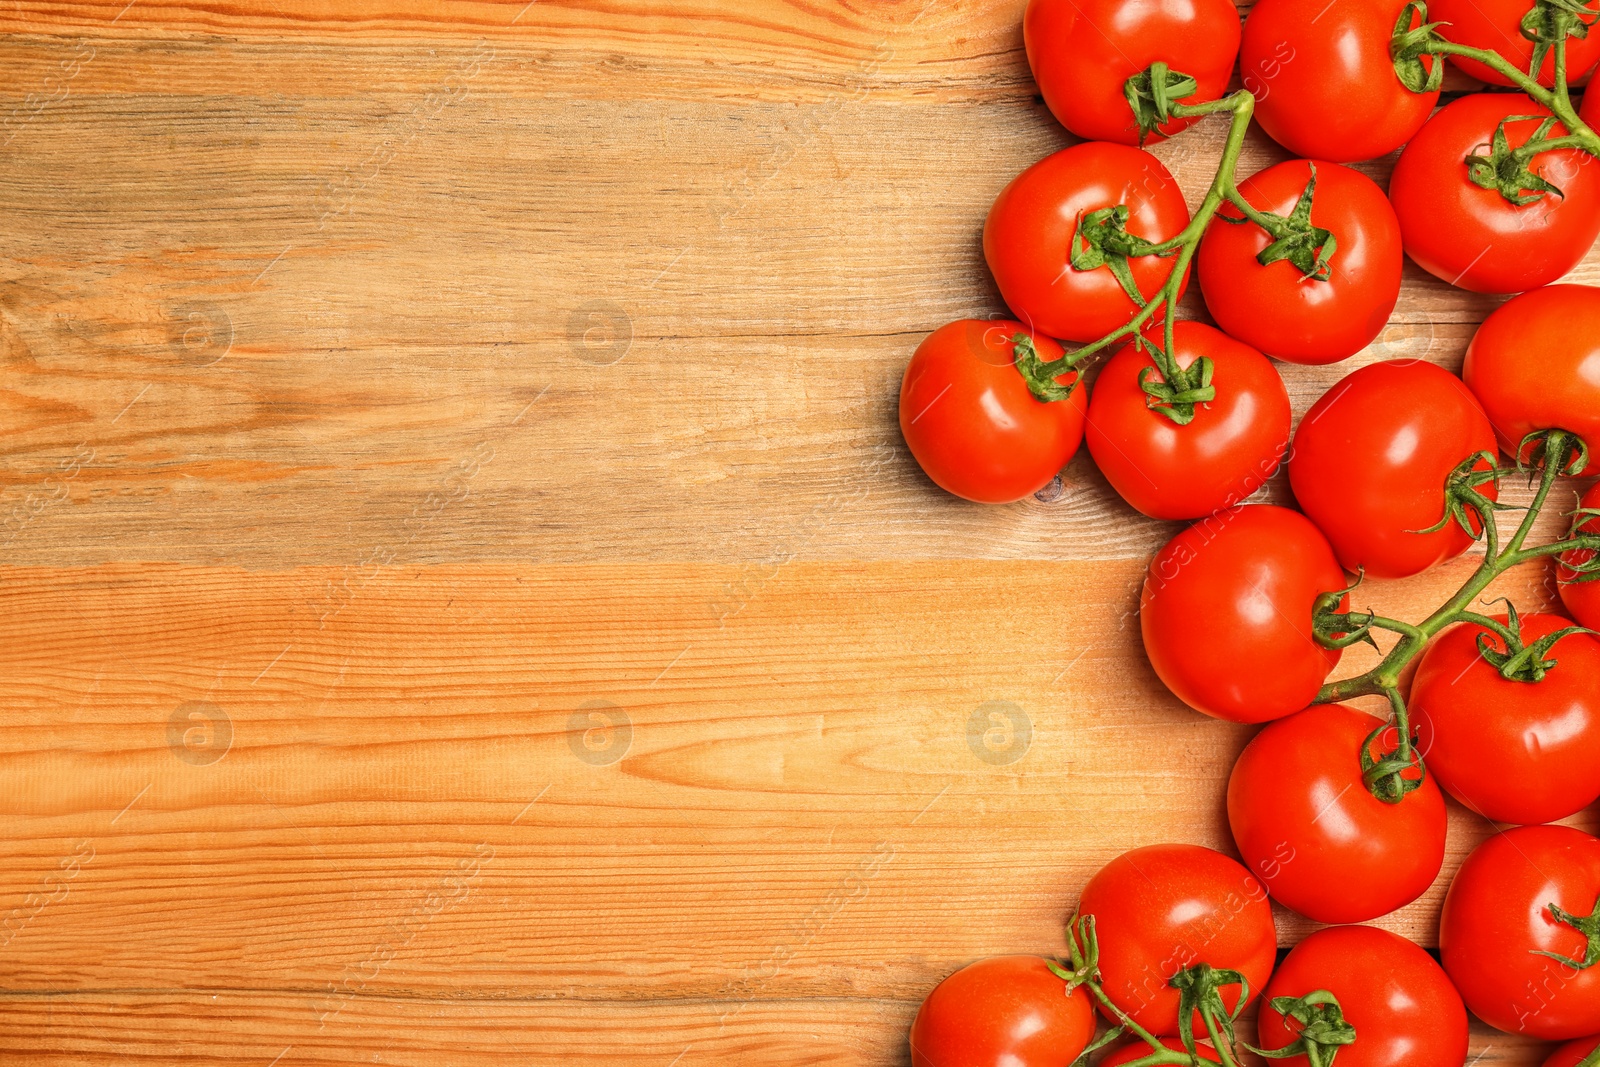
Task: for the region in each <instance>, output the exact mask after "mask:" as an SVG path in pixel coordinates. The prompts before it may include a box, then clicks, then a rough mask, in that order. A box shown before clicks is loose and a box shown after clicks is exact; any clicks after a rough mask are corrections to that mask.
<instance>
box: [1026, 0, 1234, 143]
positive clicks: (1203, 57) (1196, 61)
mask: <svg viewBox="0 0 1600 1067" xmlns="http://www.w3.org/2000/svg"><path fill="white" fill-rule="evenodd" d="M1022 40H1023V43H1024V45H1025V46H1026V47H1027V50H1028V65H1029V66H1030V67H1032V68H1033V78H1034V80H1035V81H1037V82H1038V83H1039V92H1040V93H1042V94H1043V95H1044V102H1045V103H1046V104H1048V105H1049V106H1050V110H1051V111H1052V112H1054V113H1055V116H1056V118H1057V119H1059V120H1060V122H1061V125H1063V126H1065V127H1066V128H1067V129H1069V130H1071V131H1072V132H1073V133H1075V134H1077V135H1078V136H1079V137H1082V138H1084V139H1085V140H1090V141H1116V142H1118V143H1120V144H1138V143H1139V124H1138V123H1137V122H1136V121H1135V120H1134V117H1133V109H1132V108H1130V107H1129V106H1128V101H1127V98H1126V97H1124V96H1123V86H1124V85H1125V84H1126V83H1127V81H1128V79H1129V78H1131V77H1133V76H1134V75H1135V74H1138V73H1140V72H1142V71H1144V70H1147V69H1148V68H1149V66H1150V64H1152V63H1156V62H1161V63H1165V64H1166V65H1167V66H1168V67H1169V68H1171V69H1172V70H1174V71H1179V72H1181V73H1184V74H1187V75H1189V76H1190V77H1192V78H1194V79H1195V81H1196V83H1197V84H1198V88H1197V89H1196V91H1195V92H1193V93H1191V94H1189V95H1188V96H1185V97H1183V98H1181V99H1179V100H1175V101H1173V102H1174V103H1182V104H1194V103H1198V102H1200V101H1203V100H1215V99H1217V98H1218V97H1220V96H1221V95H1222V94H1223V93H1224V92H1226V91H1227V88H1228V79H1229V78H1230V77H1232V75H1233V61H1234V59H1235V58H1236V57H1237V56H1238V55H1239V11H1238V9H1237V8H1236V7H1234V6H1233V0H1140V2H1137V3H1128V2H1127V0H1030V2H1029V4H1028V10H1027V12H1026V13H1025V14H1024V15H1023V16H1022ZM1195 121H1197V120H1195V119H1173V120H1172V121H1170V122H1167V123H1165V124H1163V125H1162V126H1161V127H1159V129H1160V133H1155V134H1152V135H1151V136H1150V137H1149V138H1148V139H1147V141H1146V143H1148V144H1154V143H1156V142H1157V141H1160V140H1162V139H1163V135H1165V136H1168V137H1170V136H1171V135H1173V134H1175V133H1177V132H1178V131H1180V130H1182V129H1184V128H1185V127H1187V126H1188V125H1189V124H1190V123H1193V122H1195Z"/></svg>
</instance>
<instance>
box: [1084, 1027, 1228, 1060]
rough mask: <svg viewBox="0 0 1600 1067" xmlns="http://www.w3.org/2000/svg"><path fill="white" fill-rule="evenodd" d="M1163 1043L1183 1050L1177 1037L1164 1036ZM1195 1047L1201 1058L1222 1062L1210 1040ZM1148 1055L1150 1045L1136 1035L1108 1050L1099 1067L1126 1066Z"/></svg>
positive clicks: (1177, 1049)
mask: <svg viewBox="0 0 1600 1067" xmlns="http://www.w3.org/2000/svg"><path fill="white" fill-rule="evenodd" d="M1197 1033H1198V1032H1197ZM1161 1044H1162V1045H1163V1046H1165V1047H1166V1048H1169V1049H1171V1050H1172V1051H1174V1052H1182V1051H1183V1042H1182V1041H1179V1040H1178V1039H1177V1038H1175V1037H1163V1038H1162V1039H1161ZM1195 1048H1196V1050H1198V1051H1199V1053H1200V1058H1201V1059H1202V1060H1205V1061H1206V1062H1207V1063H1221V1062H1222V1061H1221V1060H1219V1059H1217V1050H1216V1049H1214V1048H1212V1047H1211V1044H1210V1043H1209V1042H1205V1041H1201V1042H1198V1043H1197V1044H1196V1045H1195ZM1148 1055H1150V1046H1149V1045H1147V1044H1145V1043H1144V1041H1143V1039H1141V1038H1137V1037H1135V1038H1131V1039H1129V1040H1127V1041H1124V1042H1123V1043H1122V1044H1120V1045H1118V1046H1116V1047H1115V1048H1113V1049H1112V1050H1111V1051H1110V1052H1107V1053H1106V1058H1105V1059H1103V1060H1101V1061H1100V1063H1099V1065H1098V1067H1126V1065H1127V1064H1130V1063H1134V1062H1136V1061H1138V1060H1142V1059H1144V1058H1145V1057H1146V1056H1148Z"/></svg>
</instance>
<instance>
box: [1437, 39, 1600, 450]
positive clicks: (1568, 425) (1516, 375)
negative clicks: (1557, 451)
mask: <svg viewBox="0 0 1600 1067" xmlns="http://www.w3.org/2000/svg"><path fill="white" fill-rule="evenodd" d="M1596 34H1597V35H1600V30H1597V31H1596ZM1596 169H1597V170H1600V168H1596ZM1461 376H1462V377H1463V378H1464V379H1466V383H1467V387H1468V388H1469V389H1471V390H1472V391H1473V392H1474V393H1476V394H1477V397H1478V399H1479V400H1480V401H1481V402H1482V403H1483V409H1484V411H1485V412H1486V413H1487V414H1488V416H1489V421H1490V422H1491V423H1493V424H1494V428H1495V432H1496V433H1497V434H1498V435H1499V438H1500V448H1501V450H1502V451H1504V452H1505V454H1506V455H1508V456H1514V455H1516V448H1517V445H1518V444H1519V443H1520V442H1521V441H1522V439H1523V438H1524V437H1526V436H1527V435H1528V434H1530V433H1533V432H1534V431H1535V430H1550V429H1560V430H1567V431H1569V432H1571V433H1575V434H1577V435H1578V436H1579V437H1581V438H1583V440H1584V442H1585V443H1586V444H1587V445H1588V446H1589V465H1588V467H1586V468H1585V469H1584V471H1583V474H1582V477H1586V478H1587V477H1592V476H1594V475H1596V474H1600V289H1597V288H1595V287H1594V286H1592V285H1552V286H1548V287H1546V288H1544V289H1535V290H1534V291H1533V292H1531V293H1524V294H1522V295H1521V296H1519V297H1516V298H1515V299H1512V300H1508V301H1506V302H1505V303H1504V304H1501V305H1500V306H1499V307H1498V308H1496V309H1495V310H1494V313H1493V314H1491V315H1490V316H1489V317H1488V318H1487V319H1485V320H1484V323H1483V325H1482V326H1480V327H1478V332H1477V333H1476V334H1475V335H1474V336H1473V338H1472V343H1471V344H1470V345H1468V346H1467V360H1466V363H1465V364H1464V365H1463V366H1462V368H1461Z"/></svg>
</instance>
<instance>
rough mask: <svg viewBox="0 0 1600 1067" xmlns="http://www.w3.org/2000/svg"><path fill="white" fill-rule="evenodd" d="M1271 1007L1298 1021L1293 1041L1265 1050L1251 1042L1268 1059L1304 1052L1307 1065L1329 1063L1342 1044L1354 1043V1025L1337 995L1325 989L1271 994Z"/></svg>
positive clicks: (1322, 1066)
mask: <svg viewBox="0 0 1600 1067" xmlns="http://www.w3.org/2000/svg"><path fill="white" fill-rule="evenodd" d="M1270 1007H1271V1008H1272V1010H1273V1011H1275V1012H1277V1013H1278V1014H1279V1015H1281V1016H1283V1017H1284V1018H1285V1019H1293V1020H1294V1021H1295V1022H1296V1023H1298V1024H1299V1028H1298V1030H1297V1033H1296V1038H1295V1041H1294V1042H1293V1043H1292V1044H1289V1045H1286V1046H1284V1047H1283V1048H1281V1049H1275V1050H1272V1051H1268V1050H1266V1049H1259V1048H1255V1047H1254V1046H1251V1048H1250V1051H1252V1052H1254V1053H1255V1054H1256V1055H1258V1056H1262V1057H1265V1058H1266V1059H1269V1060H1286V1059H1289V1058H1291V1057H1294V1056H1304V1057H1305V1058H1306V1062H1307V1063H1308V1064H1309V1065H1310V1067H1332V1065H1333V1060H1334V1057H1335V1056H1337V1055H1338V1054H1339V1050H1340V1049H1341V1048H1344V1047H1345V1046H1346V1045H1353V1044H1355V1043H1356V1028H1355V1027H1354V1026H1351V1025H1350V1023H1349V1021H1348V1020H1346V1019H1345V1017H1344V1010H1343V1009H1342V1008H1340V1007H1339V998H1338V997H1336V996H1334V995H1333V994H1332V993H1330V992H1328V991H1327V990H1326V989H1319V990H1317V991H1316V992H1314V993H1307V994H1306V995H1305V996H1303V997H1273V998H1272V1001H1271V1003H1270Z"/></svg>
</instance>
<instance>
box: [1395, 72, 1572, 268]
mask: <svg viewBox="0 0 1600 1067" xmlns="http://www.w3.org/2000/svg"><path fill="white" fill-rule="evenodd" d="M1548 114H1549V112H1548V111H1546V110H1545V109H1544V108H1542V107H1540V106H1539V105H1538V104H1536V103H1534V102H1533V101H1532V100H1530V99H1528V97H1526V96H1524V95H1523V94H1522V93H1478V94H1475V95H1473V96H1464V97H1462V98H1461V99H1459V100H1457V101H1455V102H1454V103H1452V104H1449V105H1447V106H1446V107H1444V108H1443V109H1442V110H1441V111H1440V112H1439V113H1438V114H1437V115H1435V116H1434V117H1433V118H1431V119H1429V120H1428V124H1427V125H1426V126H1424V127H1423V128H1422V129H1421V131H1419V132H1418V133H1417V135H1416V136H1415V137H1413V138H1412V139H1411V143H1410V144H1408V145H1406V149H1405V151H1404V152H1401V153H1400V159H1399V162H1397V163H1396V164H1395V167H1394V174H1393V176H1392V177H1391V178H1390V179H1389V200H1390V202H1391V203H1393V204H1394V210H1395V214H1396V215H1398V216H1399V217H1400V236H1401V238H1402V239H1403V240H1404V242H1405V246H1406V254H1407V255H1409V256H1410V257H1411V258H1412V259H1414V260H1416V262H1417V265H1418V266H1420V267H1422V268H1423V269H1424V270H1426V271H1428V272H1429V273H1431V274H1434V275H1435V276H1437V277H1440V278H1443V279H1444V280H1445V281H1447V282H1449V283H1450V284H1451V285H1456V286H1460V287H1461V288H1463V289H1470V290H1472V291H1473V292H1475V293H1520V292H1523V291H1525V290H1528V289H1537V288H1538V287H1539V286H1541V285H1548V284H1549V283H1551V282H1553V281H1555V280H1556V279H1557V278H1559V277H1561V276H1562V275H1563V274H1565V273H1567V271H1569V270H1571V269H1572V268H1573V267H1575V266H1577V265H1578V262H1579V261H1580V260H1582V259H1583V257H1584V256H1585V255H1587V254H1588V252H1589V248H1590V246H1591V245H1593V244H1594V241H1595V237H1596V236H1600V167H1594V166H1587V165H1585V164H1587V163H1589V162H1591V160H1590V159H1589V157H1588V155H1587V154H1586V153H1584V152H1582V151H1580V150H1579V149H1576V148H1571V149H1563V150H1559V151H1555V152H1541V153H1540V154H1539V155H1537V156H1535V157H1534V158H1533V161H1532V162H1531V163H1530V164H1529V167H1530V169H1531V170H1532V172H1533V173H1534V174H1535V175H1537V176H1539V177H1541V178H1543V179H1544V180H1546V181H1548V182H1550V183H1551V184H1553V185H1555V186H1557V187H1558V188H1560V189H1561V191H1562V193H1564V194H1565V195H1563V196H1556V195H1554V194H1546V195H1545V196H1542V197H1540V198H1539V199H1538V200H1535V201H1533V202H1532V203H1530V204H1524V205H1522V206H1520V207H1519V206H1518V205H1516V204H1513V203H1511V202H1510V201H1509V200H1507V199H1506V198H1505V197H1503V196H1501V195H1500V192H1499V190H1497V189H1484V188H1481V187H1480V186H1477V185H1474V184H1473V183H1472V182H1471V181H1470V180H1468V178H1467V164H1466V162H1465V161H1466V158H1467V157H1468V156H1470V155H1473V154H1475V153H1487V152H1488V148H1489V145H1490V143H1491V139H1492V138H1493V136H1494V133H1495V129H1496V127H1497V126H1499V124H1500V121H1501V120H1502V119H1505V118H1507V117H1509V116H1512V115H1548ZM1538 126H1539V120H1538V119H1537V118H1530V119H1528V120H1526V121H1524V122H1513V123H1510V124H1508V125H1507V126H1506V139H1507V143H1508V145H1509V146H1510V147H1511V148H1513V149H1516V148H1519V147H1521V146H1522V145H1524V144H1526V143H1527V141H1528V139H1529V137H1531V136H1532V135H1533V133H1534V132H1535V130H1537V128H1538ZM1565 132H1566V129H1565V127H1563V126H1561V125H1560V124H1559V123H1558V124H1557V125H1556V126H1555V128H1554V129H1553V130H1552V131H1551V132H1550V136H1552V137H1554V136H1561V135H1563V134H1564V133H1565Z"/></svg>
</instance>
